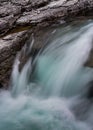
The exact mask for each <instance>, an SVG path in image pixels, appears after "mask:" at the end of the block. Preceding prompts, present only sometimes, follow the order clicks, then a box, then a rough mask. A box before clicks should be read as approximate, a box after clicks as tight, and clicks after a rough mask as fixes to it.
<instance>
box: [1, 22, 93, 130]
mask: <svg viewBox="0 0 93 130" xmlns="http://www.w3.org/2000/svg"><path fill="white" fill-rule="evenodd" d="M92 41H93V22H92V21H87V22H85V24H82V25H81V24H80V25H74V26H73V25H67V26H64V27H58V28H56V29H54V31H53V32H51V35H50V38H49V40H48V41H47V45H46V46H45V47H44V48H42V51H40V53H39V54H38V55H37V57H36V58H35V60H34V61H33V62H32V58H30V59H29V60H28V61H27V63H26V64H25V65H24V67H23V69H22V71H21V72H19V64H20V61H19V58H18V57H19V56H17V58H16V60H15V63H14V67H13V72H12V76H11V85H10V87H9V90H7V91H1V93H0V130H92V129H93V125H92V124H93V114H92V113H93V111H92V110H93V105H92V103H91V101H90V100H89V99H87V97H86V95H85V93H86V90H87V87H86V85H87V84H88V83H89V82H90V81H92V80H93V69H92V68H89V67H84V63H85V62H86V60H87V59H88V56H89V54H90V51H91V48H92ZM31 43H32V42H31ZM30 49H31V48H30ZM28 51H31V50H28ZM33 65H34V68H33Z"/></svg>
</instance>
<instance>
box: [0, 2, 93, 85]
mask: <svg viewBox="0 0 93 130" xmlns="http://www.w3.org/2000/svg"><path fill="white" fill-rule="evenodd" d="M92 12H93V0H0V83H2V84H5V83H6V82H7V81H8V79H9V76H10V73H11V67H12V64H13V61H14V57H15V55H16V53H17V52H18V51H19V50H20V49H21V48H22V46H23V45H24V44H25V41H26V40H27V39H28V37H29V36H30V35H31V32H32V30H33V27H34V26H36V28H38V27H43V26H48V25H50V24H53V23H60V22H61V23H62V22H64V21H67V20H69V19H72V18H73V17H74V18H75V17H78V16H86V15H88V16H90V15H92ZM28 26H30V27H31V30H30V31H29V30H28ZM16 28H17V30H16V31H13V30H14V29H16ZM18 29H19V30H18ZM23 30H25V31H23Z"/></svg>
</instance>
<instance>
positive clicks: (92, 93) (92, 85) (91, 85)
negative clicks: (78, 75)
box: [87, 81, 93, 99]
mask: <svg viewBox="0 0 93 130" xmlns="http://www.w3.org/2000/svg"><path fill="white" fill-rule="evenodd" d="M88 88H89V89H88V94H87V97H88V98H89V99H92V98H93V81H92V82H90V83H89V85H88Z"/></svg>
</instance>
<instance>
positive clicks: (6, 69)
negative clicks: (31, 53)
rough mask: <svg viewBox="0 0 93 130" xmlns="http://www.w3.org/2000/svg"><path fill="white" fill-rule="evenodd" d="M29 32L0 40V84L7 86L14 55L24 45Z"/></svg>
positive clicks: (11, 35)
mask: <svg viewBox="0 0 93 130" xmlns="http://www.w3.org/2000/svg"><path fill="white" fill-rule="evenodd" d="M30 33H31V32H30V31H22V32H19V33H14V34H10V35H8V36H5V37H3V38H1V39H0V83H2V84H3V85H4V86H6V84H8V81H9V78H10V74H11V70H12V65H13V62H14V59H15V56H16V53H17V52H18V51H20V49H21V48H22V47H23V45H24V44H25V41H26V40H27V39H28V37H29V35H30Z"/></svg>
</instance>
